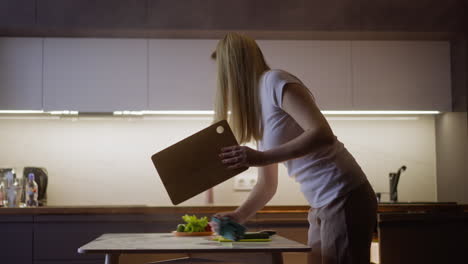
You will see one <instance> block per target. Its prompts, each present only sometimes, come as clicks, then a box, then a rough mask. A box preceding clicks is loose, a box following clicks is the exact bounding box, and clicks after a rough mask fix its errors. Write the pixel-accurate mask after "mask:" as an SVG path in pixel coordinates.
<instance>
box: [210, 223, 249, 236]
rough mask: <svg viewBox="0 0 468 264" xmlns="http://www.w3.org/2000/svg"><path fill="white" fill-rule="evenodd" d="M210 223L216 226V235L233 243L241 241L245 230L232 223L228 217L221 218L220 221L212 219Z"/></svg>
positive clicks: (243, 227) (239, 225)
mask: <svg viewBox="0 0 468 264" xmlns="http://www.w3.org/2000/svg"><path fill="white" fill-rule="evenodd" d="M211 221H213V222H215V223H216V224H217V225H218V228H217V229H218V230H215V231H216V233H218V235H220V236H222V237H224V238H226V239H230V240H233V241H237V240H239V239H241V238H242V237H243V236H244V234H245V231H246V230H247V228H246V227H245V226H243V225H241V224H239V223H236V222H234V221H232V220H231V219H230V218H229V217H222V218H221V219H219V218H216V217H212V218H211Z"/></svg>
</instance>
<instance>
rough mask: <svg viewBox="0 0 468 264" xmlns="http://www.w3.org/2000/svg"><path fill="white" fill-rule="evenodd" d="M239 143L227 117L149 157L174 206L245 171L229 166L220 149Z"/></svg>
mask: <svg viewBox="0 0 468 264" xmlns="http://www.w3.org/2000/svg"><path fill="white" fill-rule="evenodd" d="M233 145H238V143H237V140H236V138H235V137H234V134H233V133H232V130H231V128H230V127H229V124H228V122H227V121H226V120H222V121H219V122H217V123H215V124H213V125H211V126H209V127H207V128H205V129H203V130H201V131H199V132H197V133H195V134H193V135H191V136H190V137H188V138H186V139H184V140H182V141H179V142H178V143H176V144H174V145H172V146H170V147H168V148H166V149H163V150H162V151H160V152H158V153H156V154H154V155H153V156H152V157H151V160H152V161H153V163H154V166H155V167H156V170H157V171H158V174H159V177H161V180H162V182H163V184H164V187H165V188H166V191H167V193H168V194H169V197H170V199H171V201H172V203H173V204H174V205H177V204H180V203H181V202H183V201H186V200H188V199H190V198H192V197H194V196H195V195H197V194H200V193H202V192H204V191H206V190H208V189H210V188H211V187H213V186H215V185H218V184H220V183H221V182H223V181H225V180H227V179H229V178H231V177H234V176H235V175H237V174H239V173H241V172H243V171H245V170H247V167H245V168H238V169H228V168H227V166H226V165H224V164H223V163H222V162H221V159H220V158H219V156H218V155H219V154H220V153H221V148H223V147H228V146H233Z"/></svg>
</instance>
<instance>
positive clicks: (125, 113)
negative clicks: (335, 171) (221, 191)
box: [0, 110, 440, 116]
mask: <svg viewBox="0 0 468 264" xmlns="http://www.w3.org/2000/svg"><path fill="white" fill-rule="evenodd" d="M322 113H323V114H324V115H437V114H440V112H439V111H327V110H325V111H322ZM0 114H23V115H24V114H51V115H78V114H79V112H78V111H69V110H64V111H47V112H45V111H43V110H0ZM113 114H114V115H116V116H128V115H130V116H131V115H133V116H141V115H194V116H200V115H201V116H209V115H214V111H177V110H174V111H146V110H145V111H115V112H113Z"/></svg>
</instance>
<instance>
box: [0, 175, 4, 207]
mask: <svg viewBox="0 0 468 264" xmlns="http://www.w3.org/2000/svg"><path fill="white" fill-rule="evenodd" d="M4 200H5V184H4V183H3V181H2V180H0V207H3V206H5V204H4Z"/></svg>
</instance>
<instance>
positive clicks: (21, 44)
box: [0, 38, 42, 110]
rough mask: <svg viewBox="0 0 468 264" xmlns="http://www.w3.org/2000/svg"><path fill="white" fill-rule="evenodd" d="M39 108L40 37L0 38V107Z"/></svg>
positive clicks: (40, 82)
mask: <svg viewBox="0 0 468 264" xmlns="http://www.w3.org/2000/svg"><path fill="white" fill-rule="evenodd" d="M41 109H42V39H40V38H0V110H41Z"/></svg>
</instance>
